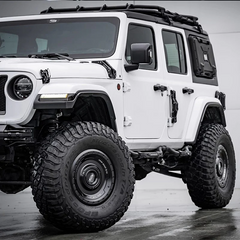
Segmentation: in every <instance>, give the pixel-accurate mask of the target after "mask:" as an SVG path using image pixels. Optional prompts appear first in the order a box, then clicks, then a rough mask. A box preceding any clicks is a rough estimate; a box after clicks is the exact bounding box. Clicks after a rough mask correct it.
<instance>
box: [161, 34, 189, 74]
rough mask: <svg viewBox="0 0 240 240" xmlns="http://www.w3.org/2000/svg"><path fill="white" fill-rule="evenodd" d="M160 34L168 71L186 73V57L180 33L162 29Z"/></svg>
mask: <svg viewBox="0 0 240 240" xmlns="http://www.w3.org/2000/svg"><path fill="white" fill-rule="evenodd" d="M162 35H163V44H164V50H165V56H166V63H167V70H168V72H170V73H179V74H183V73H186V72H187V69H186V59H185V50H184V44H183V39H182V35H181V34H179V33H175V32H170V31H163V32H162Z"/></svg>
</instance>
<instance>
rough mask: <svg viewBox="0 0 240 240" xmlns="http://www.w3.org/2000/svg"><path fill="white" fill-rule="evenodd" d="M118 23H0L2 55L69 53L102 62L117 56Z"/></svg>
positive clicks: (77, 20) (100, 20)
mask: <svg viewBox="0 0 240 240" xmlns="http://www.w3.org/2000/svg"><path fill="white" fill-rule="evenodd" d="M118 29H119V19H118V18H115V17H109V18H108V17H106V18H75V19H43V20H31V21H15V22H2V23H0V55H8V54H9V55H11V54H14V55H16V56H21V57H27V56H28V54H37V53H68V54H69V55H70V56H72V57H79V58H97V57H99V58H102V57H109V56H111V55H112V54H113V53H114V52H115V48H116V42H117V36H118Z"/></svg>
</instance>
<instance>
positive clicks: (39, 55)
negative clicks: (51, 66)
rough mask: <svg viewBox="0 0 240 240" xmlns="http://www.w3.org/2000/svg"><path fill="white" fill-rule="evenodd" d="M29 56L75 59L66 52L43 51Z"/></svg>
mask: <svg viewBox="0 0 240 240" xmlns="http://www.w3.org/2000/svg"><path fill="white" fill-rule="evenodd" d="M28 57H29V58H57V59H67V60H68V61H73V60H74V61H75V59H74V58H71V57H69V55H68V53H43V54H29V55H28Z"/></svg>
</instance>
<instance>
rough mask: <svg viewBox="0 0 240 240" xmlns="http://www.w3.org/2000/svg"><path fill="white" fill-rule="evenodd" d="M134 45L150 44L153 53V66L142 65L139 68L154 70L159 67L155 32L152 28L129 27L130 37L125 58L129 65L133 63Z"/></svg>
mask: <svg viewBox="0 0 240 240" xmlns="http://www.w3.org/2000/svg"><path fill="white" fill-rule="evenodd" d="M133 43H150V44H151V45H152V51H153V61H152V63H151V64H140V66H139V68H141V69H148V70H154V69H156V67H157V63H156V62H157V61H156V54H155V52H156V47H155V41H154V34H153V30H152V29H151V28H150V27H147V26H143V25H136V24H130V25H129V27H128V37H127V46H126V52H125V57H126V60H127V62H128V63H131V56H130V48H131V44H133Z"/></svg>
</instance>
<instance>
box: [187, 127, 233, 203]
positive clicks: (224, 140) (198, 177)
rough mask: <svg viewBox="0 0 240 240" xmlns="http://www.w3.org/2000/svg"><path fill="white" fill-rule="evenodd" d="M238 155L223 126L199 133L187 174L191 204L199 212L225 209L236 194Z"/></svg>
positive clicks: (208, 128) (203, 128)
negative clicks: (236, 155) (199, 210)
mask: <svg viewBox="0 0 240 240" xmlns="http://www.w3.org/2000/svg"><path fill="white" fill-rule="evenodd" d="M235 164H236V163H235V154H234V149H233V144H232V141H231V138H230V136H229V134H228V132H227V130H226V129H225V128H224V127H223V126H222V125H220V124H206V125H203V126H202V128H201V129H200V133H199V136H198V138H197V141H196V144H195V146H194V147H193V154H192V158H191V159H190V161H189V167H188V170H187V172H186V177H187V179H186V180H187V187H188V190H189V194H190V196H191V198H192V201H193V202H194V203H195V204H196V206H198V207H200V208H221V207H224V206H226V205H227V204H228V203H229V201H230V199H231V197H232V194H233V190H234V185H235V176H236V165H235Z"/></svg>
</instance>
